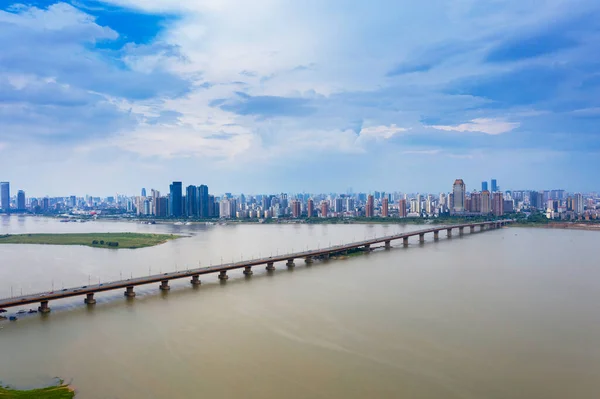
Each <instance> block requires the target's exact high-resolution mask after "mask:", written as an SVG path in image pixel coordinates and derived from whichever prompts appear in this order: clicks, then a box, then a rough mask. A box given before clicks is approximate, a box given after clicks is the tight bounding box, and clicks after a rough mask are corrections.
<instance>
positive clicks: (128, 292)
mask: <svg viewBox="0 0 600 399" xmlns="http://www.w3.org/2000/svg"><path fill="white" fill-rule="evenodd" d="M123 295H125V296H126V297H128V298H133V297H134V296H135V291H133V286H129V287H125V294H123Z"/></svg>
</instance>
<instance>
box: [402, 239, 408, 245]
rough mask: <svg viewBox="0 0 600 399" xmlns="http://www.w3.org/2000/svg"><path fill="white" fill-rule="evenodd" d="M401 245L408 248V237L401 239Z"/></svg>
mask: <svg viewBox="0 0 600 399" xmlns="http://www.w3.org/2000/svg"><path fill="white" fill-rule="evenodd" d="M402 245H404V246H405V247H408V237H402Z"/></svg>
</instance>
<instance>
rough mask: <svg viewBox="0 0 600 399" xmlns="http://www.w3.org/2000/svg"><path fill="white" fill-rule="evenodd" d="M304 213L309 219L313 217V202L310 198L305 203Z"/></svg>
mask: <svg viewBox="0 0 600 399" xmlns="http://www.w3.org/2000/svg"><path fill="white" fill-rule="evenodd" d="M306 213H307V215H308V217H309V218H311V217H313V216H315V202H314V201H313V199H312V198H309V199H308V201H306Z"/></svg>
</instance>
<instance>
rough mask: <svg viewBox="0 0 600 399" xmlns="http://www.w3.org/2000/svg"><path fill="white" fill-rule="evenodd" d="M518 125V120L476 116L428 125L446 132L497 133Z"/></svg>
mask: <svg viewBox="0 0 600 399" xmlns="http://www.w3.org/2000/svg"><path fill="white" fill-rule="evenodd" d="M520 125H521V123H519V122H507V121H504V120H502V119H489V118H477V119H473V120H472V121H470V122H467V123H462V124H460V125H454V126H452V125H431V126H428V127H432V128H434V129H438V130H445V131H448V132H451V131H454V132H480V133H485V134H491V135H497V134H502V133H507V132H510V131H511V130H514V129H516V128H518V127H519V126H520Z"/></svg>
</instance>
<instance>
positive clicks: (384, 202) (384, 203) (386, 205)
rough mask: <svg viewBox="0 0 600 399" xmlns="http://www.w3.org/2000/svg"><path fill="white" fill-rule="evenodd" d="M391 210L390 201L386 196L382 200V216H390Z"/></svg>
mask: <svg viewBox="0 0 600 399" xmlns="http://www.w3.org/2000/svg"><path fill="white" fill-rule="evenodd" d="M389 211H390V205H389V203H388V199H387V197H385V198H383V199H382V200H381V216H383V217H384V218H386V217H388V216H389Z"/></svg>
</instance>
